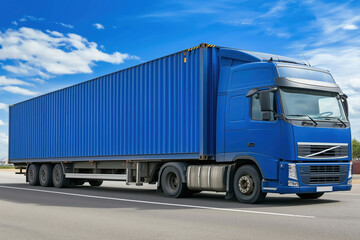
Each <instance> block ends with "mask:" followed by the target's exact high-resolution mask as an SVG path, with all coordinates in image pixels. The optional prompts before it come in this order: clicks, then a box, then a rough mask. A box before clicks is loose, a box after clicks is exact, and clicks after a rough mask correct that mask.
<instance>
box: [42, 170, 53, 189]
mask: <svg viewBox="0 0 360 240" xmlns="http://www.w3.org/2000/svg"><path fill="white" fill-rule="evenodd" d="M52 171H53V166H52V165H51V164H42V165H41V167H40V171H39V181H40V185H41V186H43V187H50V186H51V185H52Z"/></svg>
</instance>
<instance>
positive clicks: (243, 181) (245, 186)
mask: <svg viewBox="0 0 360 240" xmlns="http://www.w3.org/2000/svg"><path fill="white" fill-rule="evenodd" d="M238 186H239V190H240V192H241V193H243V194H245V195H250V194H252V193H253V192H254V189H255V186H254V180H253V179H252V177H251V176H250V175H244V176H241V177H240V179H239V183H238Z"/></svg>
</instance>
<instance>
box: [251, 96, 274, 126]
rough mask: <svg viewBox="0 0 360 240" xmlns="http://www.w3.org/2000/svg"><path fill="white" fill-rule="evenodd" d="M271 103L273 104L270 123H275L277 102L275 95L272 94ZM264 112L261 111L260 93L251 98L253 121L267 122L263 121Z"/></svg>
mask: <svg viewBox="0 0 360 240" xmlns="http://www.w3.org/2000/svg"><path fill="white" fill-rule="evenodd" d="M270 102H271V110H272V112H270V113H269V114H270V120H269V121H275V114H276V101H275V93H274V92H271V93H270ZM263 114H264V112H263V111H261V107H260V98H259V93H256V94H254V95H253V96H252V97H251V119H252V120H256V121H265V120H264V119H263Z"/></svg>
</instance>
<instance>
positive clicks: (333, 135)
mask: <svg viewBox="0 0 360 240" xmlns="http://www.w3.org/2000/svg"><path fill="white" fill-rule="evenodd" d="M221 51H223V52H221ZM220 55H221V56H222V60H221V61H222V64H221V69H220V78H219V87H218V100H217V101H218V102H217V118H218V119H217V126H216V128H217V142H216V159H217V161H218V162H238V163H239V164H240V165H242V164H246V163H251V164H254V166H255V168H254V169H255V170H256V171H258V175H259V176H260V178H261V180H260V181H259V183H260V185H261V190H259V191H260V193H259V194H258V196H257V197H258V198H262V196H264V195H266V193H268V192H272V193H281V194H284V193H296V194H297V195H298V196H299V197H301V198H318V197H320V196H321V195H322V194H323V193H324V192H330V191H344V190H350V189H351V178H352V175H351V171H352V165H351V152H352V151H351V132H350V123H349V120H348V107H347V100H346V98H347V96H346V95H345V94H344V93H343V92H342V91H341V89H340V87H339V86H338V85H337V84H336V83H335V81H334V79H333V77H332V75H331V74H330V72H328V71H326V70H322V69H319V68H315V67H312V66H309V65H308V64H305V63H303V62H300V61H297V60H294V59H289V58H286V57H281V56H271V55H269V54H262V53H255V52H248V51H238V52H236V51H234V50H227V49H224V50H220ZM238 169H239V170H238V171H240V169H241V167H239V168H238ZM254 178H256V176H252V175H251V172H250V173H249V172H245V173H243V175H241V174H240V176H238V177H237V178H236V177H235V179H234V185H236V184H238V186H239V187H238V188H239V191H237V187H235V188H234V189H235V195H237V197H238V199H239V198H240V199H239V200H243V201H245V202H246V201H247V199H248V201H257V200H256V199H254V198H256V196H252V198H251V197H250V196H251V195H254V192H255V191H256V189H255V188H256V179H254ZM249 186H250V187H249ZM255 195H256V194H255ZM241 198H242V199H241ZM249 199H251V200H249Z"/></svg>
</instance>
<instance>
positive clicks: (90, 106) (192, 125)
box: [9, 46, 219, 162]
mask: <svg viewBox="0 0 360 240" xmlns="http://www.w3.org/2000/svg"><path fill="white" fill-rule="evenodd" d="M218 52H219V48H216V47H211V46H210V47H206V48H195V49H189V50H186V51H182V52H178V53H175V54H172V55H169V56H166V57H162V58H159V59H156V60H153V61H150V62H147V63H144V64H140V65H137V66H134V67H131V68H128V69H125V70H122V71H119V72H115V73H111V74H108V75H105V76H102V77H99V78H96V79H93V80H90V81H87V82H83V83H80V84H77V85H74V86H71V87H68V88H65V89H61V90H58V91H55V92H52V93H48V94H45V95H42V96H39V97H36V98H33V99H30V100H27V101H24V102H21V103H18V104H15V105H13V106H11V107H10V120H9V122H10V129H9V132H10V133H9V136H10V137H9V142H10V144H9V146H10V147H9V159H10V162H32V161H48V160H53V161H56V160H70V161H77V160H78V161H84V160H120V159H127V160H135V159H198V158H199V157H200V156H203V155H207V156H209V157H212V156H213V155H214V154H215V152H214V151H215V132H216V131H215V120H216V119H215V118H216V92H217V85H218V76H219V73H218V72H219V63H218V62H219V59H218Z"/></svg>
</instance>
